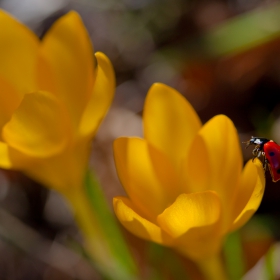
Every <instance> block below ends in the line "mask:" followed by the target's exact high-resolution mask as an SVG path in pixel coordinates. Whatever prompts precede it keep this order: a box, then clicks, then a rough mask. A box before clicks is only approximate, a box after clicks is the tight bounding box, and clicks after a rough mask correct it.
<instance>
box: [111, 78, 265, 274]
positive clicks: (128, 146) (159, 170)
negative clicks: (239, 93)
mask: <svg viewBox="0 0 280 280" xmlns="http://www.w3.org/2000/svg"><path fill="white" fill-rule="evenodd" d="M143 126H144V139H141V138H136V137H134V138H133V137H132V138H126V137H122V138H118V139H116V140H115V142H114V155H115V163H116V168H117V172H118V175H119V178H120V180H121V183H122V185H123V187H124V189H125V191H126V193H127V196H128V197H115V198H114V201H113V203H114V209H115V213H116V215H117V217H118V219H119V221H120V222H121V223H122V225H123V226H124V227H125V228H126V229H128V230H129V231H130V232H132V233H133V234H135V235H136V236H138V237H140V238H144V239H147V240H150V241H154V242H156V243H159V244H162V245H166V246H169V247H173V248H174V249H176V250H177V251H179V252H181V253H182V254H183V255H185V256H187V257H189V258H191V259H192V260H194V261H195V262H197V263H198V264H199V265H200V266H201V268H202V270H204V271H205V274H206V275H207V277H208V278H209V279H212V278H213V279H223V278H226V277H225V276H222V274H223V273H222V272H221V271H220V272H218V270H219V268H218V264H217V258H216V256H217V255H218V254H219V252H220V250H221V245H222V241H223V238H224V237H225V235H226V234H227V233H229V232H231V231H233V230H235V229H237V228H239V227H241V226H242V225H244V224H245V223H246V222H247V221H248V219H249V218H250V217H251V216H252V215H253V214H254V212H255V211H256V210H257V208H258V207H259V204H260V202H261V199H262V196H263V192H264V187H265V179H264V172H263V169H262V166H261V164H260V162H259V161H258V160H256V161H255V162H254V163H253V162H252V161H249V162H248V163H247V164H246V166H245V168H244V169H243V170H242V164H243V159H242V153H241V148H240V141H239V139H238V134H237V131H236V129H235V127H234V125H233V123H232V121H231V120H230V119H229V118H227V117H226V116H224V115H218V116H216V117H214V118H212V119H211V120H209V121H208V122H207V123H206V124H205V125H203V126H202V125H201V121H200V119H199V117H198V116H197V114H196V112H195V111H194V109H193V108H192V106H191V105H190V104H189V103H188V101H187V100H186V99H185V98H184V97H183V96H182V95H180V94H179V93H178V92H177V91H176V90H174V89H172V88H170V87H168V86H166V85H164V84H159V83H158V84H154V85H153V86H152V87H151V89H150V90H149V92H148V95H147V97H146V101H145V105H144V111H143ZM211 275H212V276H211ZM211 277H212V278H211Z"/></svg>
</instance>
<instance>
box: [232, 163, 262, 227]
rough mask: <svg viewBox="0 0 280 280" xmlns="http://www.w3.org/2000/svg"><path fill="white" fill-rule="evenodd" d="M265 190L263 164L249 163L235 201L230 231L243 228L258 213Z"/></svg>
mask: <svg viewBox="0 0 280 280" xmlns="http://www.w3.org/2000/svg"><path fill="white" fill-rule="evenodd" d="M264 188H265V177H264V171H263V167H262V163H261V162H260V161H259V160H255V161H254V163H253V162H252V161H251V160H250V161H248V162H247V164H246V166H245V168H244V171H243V173H242V177H241V183H240V187H239V191H238V194H237V196H236V198H235V201H234V206H235V207H234V209H233V211H234V212H233V224H232V226H231V228H230V230H236V229H238V228H240V227H241V226H243V225H244V224H245V223H246V222H247V221H248V220H249V219H250V218H251V216H252V215H253V214H254V213H255V212H256V211H257V209H258V208H259V205H260V203H261V200H262V197H263V194H264Z"/></svg>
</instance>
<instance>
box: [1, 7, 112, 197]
mask: <svg viewBox="0 0 280 280" xmlns="http://www.w3.org/2000/svg"><path fill="white" fill-rule="evenodd" d="M0 26H1V36H0V61H1V63H0V131H1V138H0V155H1V156H0V166H1V167H2V168H5V169H17V170H21V171H23V172H24V173H25V174H27V175H29V176H30V177H32V178H34V179H36V180H37V181H39V182H41V183H42V184H44V185H45V186H47V187H50V188H54V189H56V190H59V191H61V192H65V191H67V190H68V189H71V188H79V187H81V185H83V180H84V176H85V172H86V170H87V164H88V157H89V151H90V143H91V140H92V138H93V136H94V135H95V133H96V131H97V128H98V126H99V124H100V122H101V121H102V119H103V118H104V116H105V114H106V112H107V110H108V108H109V106H110V104H111V102H112V98H113V95H114V90H115V77H114V72H113V69H112V66H111V63H110V61H109V59H108V58H107V57H106V56H105V55H104V54H102V53H96V54H95V55H94V54H93V47H92V45H91V42H90V38H89V35H88V33H87V31H86V29H85V27H84V25H83V23H82V20H81V18H80V16H79V15H78V14H77V13H76V12H74V11H71V12H69V13H68V14H66V15H64V16H62V17H61V18H60V19H58V20H57V21H56V22H55V23H54V24H53V26H52V27H51V28H50V30H49V31H48V32H47V33H46V35H45V36H44V37H43V39H42V40H41V41H40V40H39V38H38V37H37V36H36V35H35V34H34V33H33V32H32V31H31V30H29V29H28V28H27V27H25V26H24V25H23V24H21V23H19V22H18V21H16V20H15V19H14V18H13V17H12V16H10V15H9V14H7V13H6V12H4V11H3V10H0Z"/></svg>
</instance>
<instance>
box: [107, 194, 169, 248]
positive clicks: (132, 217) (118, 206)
mask: <svg viewBox="0 0 280 280" xmlns="http://www.w3.org/2000/svg"><path fill="white" fill-rule="evenodd" d="M113 205H114V210H115V213H116V215H117V218H118V219H119V221H120V222H121V223H122V225H123V226H124V227H125V228H126V229H127V230H129V231H130V232H132V233H133V234H135V235H136V236H138V237H140V238H143V239H146V240H150V241H154V242H156V243H160V244H164V245H169V244H171V243H172V239H171V238H170V237H169V236H168V235H167V234H166V233H165V232H164V231H162V230H161V229H160V228H159V227H158V226H157V225H155V224H154V223H152V222H150V221H148V220H146V219H144V218H143V217H141V216H140V215H138V214H137V213H136V212H135V210H134V209H133V206H132V203H131V202H130V201H129V199H127V198H125V197H115V198H114V200H113Z"/></svg>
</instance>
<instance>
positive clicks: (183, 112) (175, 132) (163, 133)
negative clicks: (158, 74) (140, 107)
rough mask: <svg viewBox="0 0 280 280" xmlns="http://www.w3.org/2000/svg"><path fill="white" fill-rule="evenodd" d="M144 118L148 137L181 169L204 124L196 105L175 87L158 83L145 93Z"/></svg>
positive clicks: (150, 141)
mask: <svg viewBox="0 0 280 280" xmlns="http://www.w3.org/2000/svg"><path fill="white" fill-rule="evenodd" d="M143 122H144V135H145V139H147V141H148V142H149V143H151V144H152V145H154V146H155V147H156V148H158V149H159V150H161V151H163V152H164V153H166V154H167V155H168V156H169V157H170V159H171V160H172V163H173V164H174V165H175V167H176V168H177V169H180V168H181V164H182V160H183V159H184V158H185V157H186V154H187V152H188V150H189V147H190V144H191V142H192V140H193V138H194V136H195V135H196V133H197V131H198V130H199V128H200V126H201V123H200V120H199V118H198V116H197V114H196V112H195V111H194V109H193V107H192V106H191V105H190V104H189V102H188V101H187V100H186V99H185V98H184V97H183V96H182V95H181V94H179V93H178V92H177V91H176V90H174V89H172V88H170V87H168V86H166V85H164V84H159V83H157V84H154V85H153V86H152V87H151V89H150V90H149V92H148V95H147V97H146V101H145V106H144V115H143Z"/></svg>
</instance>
